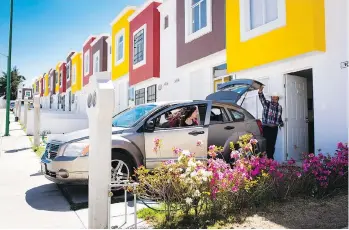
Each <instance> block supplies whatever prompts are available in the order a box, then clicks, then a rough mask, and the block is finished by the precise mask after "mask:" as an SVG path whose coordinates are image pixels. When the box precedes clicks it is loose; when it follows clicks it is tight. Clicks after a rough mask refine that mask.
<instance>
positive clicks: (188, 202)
mask: <svg viewBox="0 0 349 230" xmlns="http://www.w3.org/2000/svg"><path fill="white" fill-rule="evenodd" d="M185 203H187V204H189V205H191V203H193V199H191V198H190V197H187V198H186V199H185Z"/></svg>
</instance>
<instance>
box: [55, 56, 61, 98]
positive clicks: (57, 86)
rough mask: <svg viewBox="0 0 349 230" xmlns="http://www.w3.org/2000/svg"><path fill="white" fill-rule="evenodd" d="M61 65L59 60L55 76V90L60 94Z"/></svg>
mask: <svg viewBox="0 0 349 230" xmlns="http://www.w3.org/2000/svg"><path fill="white" fill-rule="evenodd" d="M60 66H61V63H60V62H59V63H58V64H57V65H56V77H55V92H56V94H59V74H60V71H59V70H60Z"/></svg>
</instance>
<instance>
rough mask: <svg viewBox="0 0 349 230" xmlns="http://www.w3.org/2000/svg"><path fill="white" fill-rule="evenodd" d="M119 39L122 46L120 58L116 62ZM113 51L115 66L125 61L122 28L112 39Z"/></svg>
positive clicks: (123, 29)
mask: <svg viewBox="0 0 349 230" xmlns="http://www.w3.org/2000/svg"><path fill="white" fill-rule="evenodd" d="M120 37H123V44H122V58H121V59H120V60H118V57H119V45H120V44H119V39H120ZM114 39H115V40H114V45H115V48H114V51H115V62H114V63H115V66H118V65H120V64H121V63H123V62H124V61H125V28H122V29H121V30H119V31H118V32H117V33H116V34H115V37H114Z"/></svg>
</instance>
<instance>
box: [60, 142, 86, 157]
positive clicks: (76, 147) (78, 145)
mask: <svg viewBox="0 0 349 230" xmlns="http://www.w3.org/2000/svg"><path fill="white" fill-rule="evenodd" d="M89 147H90V145H89V143H87V142H73V143H69V144H66V145H64V146H62V148H60V150H59V153H58V155H59V156H67V157H84V156H88V153H89Z"/></svg>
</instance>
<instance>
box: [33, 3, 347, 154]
mask: <svg viewBox="0 0 349 230" xmlns="http://www.w3.org/2000/svg"><path fill="white" fill-rule="evenodd" d="M348 7H349V3H348V2H347V1H346V0H336V1H332V0H164V1H161V2H160V1H154V0H150V1H147V2H146V3H145V4H144V5H142V6H140V7H131V6H128V7H126V8H125V9H124V10H123V11H122V12H121V13H120V14H119V15H118V16H117V17H116V18H115V19H114V20H113V22H112V23H111V24H110V25H111V35H110V36H109V35H100V36H91V37H89V38H88V39H87V40H86V42H85V43H84V45H83V49H82V52H71V53H69V54H68V56H67V58H66V61H65V62H61V63H59V64H58V65H57V66H56V68H55V69H51V70H50V71H49V72H48V73H47V74H44V75H43V76H41V77H39V78H38V79H37V81H36V82H35V84H34V85H35V87H36V90H35V92H36V93H38V94H40V95H41V96H42V100H41V101H42V105H43V107H45V108H53V109H55V108H56V107H57V109H62V110H65V111H77V112H85V107H86V106H85V105H86V90H87V89H88V83H89V79H90V78H92V77H95V76H97V74H108V75H110V79H111V80H112V81H113V84H114V86H115V112H119V111H121V110H123V109H125V108H127V107H128V106H131V105H134V104H135V105H138V104H143V103H148V102H155V101H160V100H161V101H163V100H174V99H176V100H180V99H205V97H206V96H207V95H208V94H210V93H212V92H215V91H216V90H217V88H218V86H219V84H222V83H224V82H227V81H230V80H232V79H241V78H250V79H256V80H258V81H261V82H263V83H264V84H265V94H266V96H268V94H269V93H271V92H274V91H278V92H279V94H280V95H281V97H280V104H281V105H282V107H283V119H284V120H285V121H286V124H287V125H286V126H285V128H283V129H282V130H281V131H280V133H279V136H278V140H277V144H276V152H279V153H280V154H279V155H278V156H277V157H276V158H277V159H278V160H284V159H289V158H290V157H295V158H297V157H296V156H295V155H296V153H297V152H298V150H299V149H302V150H307V151H317V150H319V149H321V150H322V151H324V152H333V150H334V148H335V146H336V143H337V142H338V141H347V140H348V119H347V117H348V93H347V92H348V68H347V67H348V50H349V47H348V39H349V36H348V27H349V24H348V18H347V15H349V10H348ZM242 106H243V107H245V108H246V109H248V110H249V111H250V112H251V114H252V115H254V116H255V117H257V118H261V114H262V108H261V105H260V103H259V101H258V96H257V94H256V92H252V93H249V94H248V95H247V96H246V97H245V98H244V101H243V104H242Z"/></svg>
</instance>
